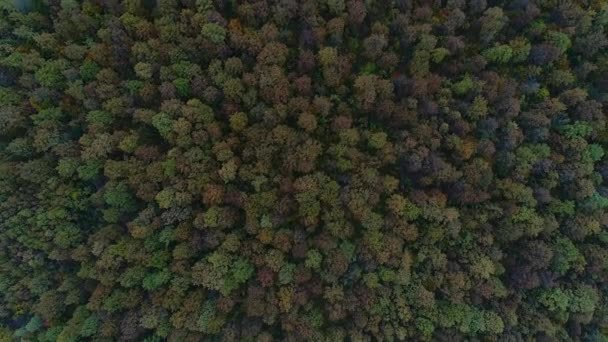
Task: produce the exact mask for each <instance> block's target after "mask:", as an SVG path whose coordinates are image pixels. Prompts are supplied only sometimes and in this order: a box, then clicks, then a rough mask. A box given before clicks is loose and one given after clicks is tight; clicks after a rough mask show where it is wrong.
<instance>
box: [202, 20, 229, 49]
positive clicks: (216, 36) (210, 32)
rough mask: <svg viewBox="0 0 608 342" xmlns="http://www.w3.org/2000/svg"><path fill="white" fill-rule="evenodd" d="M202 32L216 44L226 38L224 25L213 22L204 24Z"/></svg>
mask: <svg viewBox="0 0 608 342" xmlns="http://www.w3.org/2000/svg"><path fill="white" fill-rule="evenodd" d="M201 33H202V34H203V37H205V38H207V39H209V40H210V41H212V42H214V43H216V44H219V43H221V42H223V41H224V39H226V30H225V29H224V28H223V27H221V26H219V25H217V24H213V23H207V24H205V25H203V28H202V31H201Z"/></svg>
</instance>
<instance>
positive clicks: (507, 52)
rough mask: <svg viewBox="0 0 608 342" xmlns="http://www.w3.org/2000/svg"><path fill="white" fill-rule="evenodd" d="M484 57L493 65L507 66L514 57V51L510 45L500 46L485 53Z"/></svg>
mask: <svg viewBox="0 0 608 342" xmlns="http://www.w3.org/2000/svg"><path fill="white" fill-rule="evenodd" d="M482 54H483V56H484V57H485V58H486V59H487V60H488V61H489V62H491V63H496V64H506V63H509V61H510V60H511V57H512V56H513V50H512V49H511V47H510V46H509V45H498V46H495V47H492V48H489V49H487V50H485V51H483V53H482Z"/></svg>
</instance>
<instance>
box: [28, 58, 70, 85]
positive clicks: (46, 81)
mask: <svg viewBox="0 0 608 342" xmlns="http://www.w3.org/2000/svg"><path fill="white" fill-rule="evenodd" d="M66 68H67V62H66V61H65V60H63V59H58V60H51V61H48V62H46V63H45V64H44V65H43V66H42V67H41V68H40V69H38V71H36V81H38V82H39V83H40V85H42V86H43V87H48V88H60V87H62V86H63V85H64V84H65V76H64V75H63V71H64V70H65V69H66Z"/></svg>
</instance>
